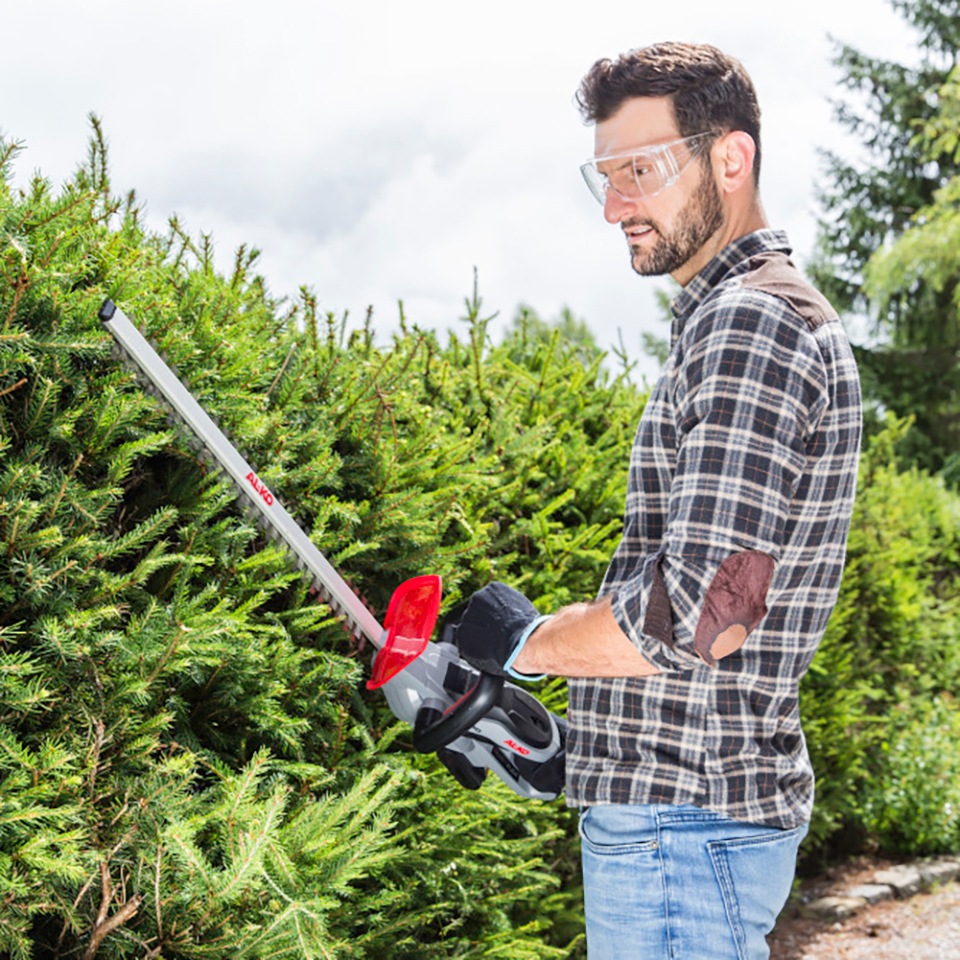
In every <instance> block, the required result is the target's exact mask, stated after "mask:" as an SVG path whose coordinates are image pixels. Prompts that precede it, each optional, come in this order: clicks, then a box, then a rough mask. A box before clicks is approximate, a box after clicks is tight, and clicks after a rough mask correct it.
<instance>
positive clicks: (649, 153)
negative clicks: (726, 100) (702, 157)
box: [580, 133, 717, 203]
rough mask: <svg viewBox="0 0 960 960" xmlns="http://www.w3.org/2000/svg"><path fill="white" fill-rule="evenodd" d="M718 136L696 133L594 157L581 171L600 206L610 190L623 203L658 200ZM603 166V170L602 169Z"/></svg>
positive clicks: (584, 164) (582, 165) (582, 166)
mask: <svg viewBox="0 0 960 960" xmlns="http://www.w3.org/2000/svg"><path fill="white" fill-rule="evenodd" d="M716 136H717V134H716V133H696V134H694V135H693V136H692V137H683V138H681V139H680V140H671V141H669V142H668V143H658V144H655V145H654V146H651V147H643V148H641V149H639V150H626V151H624V152H622V153H609V154H607V155H606V156H603V157H592V158H591V159H590V160H587V161H586V162H585V163H582V164H581V165H580V172H581V173H582V174H583V179H584V180H585V181H586V184H587V186H588V187H589V188H590V192H591V193H592V194H593V195H594V197H596V199H597V201H598V202H599V203H606V201H607V191H609V190H612V191H613V192H614V193H615V194H616V195H617V196H618V197H620V199H621V200H639V199H640V198H641V197H655V196H656V195H657V194H658V193H660V192H661V191H662V190H666V189H667V187H672V186H673V185H674V184H675V183H676V182H677V180H679V179H680V174H682V173H683V171H684V170H686V169H687V167H688V166H689V165H690V161H691V160H693V158H694V157H695V156H697V155H698V154H699V153H700V152H701V151H702V150H703V148H704V147H705V146H706V145H707V143H708V142H709V140H710V139H712V138H714V137H716ZM683 148H686V149H683ZM601 165H602V166H603V167H604V168H605V169H604V170H601V169H600V167H601Z"/></svg>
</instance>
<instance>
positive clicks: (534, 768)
mask: <svg viewBox="0 0 960 960" xmlns="http://www.w3.org/2000/svg"><path fill="white" fill-rule="evenodd" d="M100 320H101V321H102V322H103V325H104V326H105V327H106V328H107V329H108V330H109V331H110V332H111V333H112V334H113V336H114V338H115V340H116V343H117V346H118V350H117V353H118V355H119V357H120V359H121V360H123V361H124V363H125V364H126V365H127V366H128V367H129V368H130V369H131V370H132V371H133V372H134V373H135V374H136V376H137V378H138V380H139V381H140V383H141V384H142V385H143V386H144V388H145V389H146V390H147V391H148V392H149V393H151V394H153V395H155V396H157V397H159V398H160V399H161V400H162V401H163V402H164V404H165V405H166V407H167V408H168V411H169V413H170V415H171V417H172V419H173V420H174V421H175V422H177V423H179V424H181V425H183V426H185V427H186V428H187V430H188V431H189V432H188V440H190V441H191V443H192V446H193V447H194V448H195V449H196V451H197V453H198V454H199V455H200V456H201V457H202V458H203V459H204V460H205V461H206V462H207V463H208V464H209V465H210V466H212V467H215V468H219V469H220V470H222V472H223V473H224V475H226V476H227V477H228V478H229V479H230V480H231V481H232V482H233V484H234V486H235V487H236V489H237V491H238V493H239V494H240V497H239V501H240V504H241V505H242V506H243V508H244V510H245V512H246V513H247V514H248V515H249V516H251V517H252V518H253V519H254V520H255V521H256V522H257V524H258V525H259V526H260V528H261V529H262V530H263V531H264V532H265V533H266V534H267V535H268V536H270V537H271V538H272V539H273V540H275V541H277V542H279V543H282V544H283V545H284V546H285V547H286V548H287V549H288V551H289V552H290V554H291V555H292V557H293V558H294V560H295V561H296V565H297V567H298V568H299V569H300V570H301V572H302V573H303V574H304V576H305V577H306V578H307V580H308V582H309V583H310V586H311V587H313V588H314V590H315V591H316V592H317V593H318V594H319V596H320V598H321V599H322V600H323V601H324V602H325V603H327V604H328V605H329V607H330V608H331V610H333V612H334V613H335V614H337V615H338V616H339V617H341V618H342V619H343V620H344V622H345V624H346V626H347V629H348V630H349V631H350V632H351V633H352V634H353V636H354V637H355V638H356V639H357V640H360V639H361V638H366V639H367V640H369V641H370V643H371V644H373V646H374V648H375V650H376V654H375V658H374V662H373V671H372V675H371V678H370V680H369V681H368V682H367V687H368V689H371V690H375V689H380V690H382V691H383V693H384V695H385V696H386V698H387V703H388V704H389V705H390V709H391V710H392V711H393V713H394V714H395V715H396V716H397V717H398V718H399V719H400V720H404V721H406V722H407V723H409V724H411V725H412V726H413V744H414V747H415V748H416V749H417V750H418V751H420V752H421V753H434V752H435V753H436V754H437V756H438V757H439V758H440V760H441V761H442V762H443V764H444V766H446V767H447V769H448V770H449V771H450V772H451V773H452V774H453V776H454V777H455V778H456V779H457V781H458V782H459V783H460V784H462V785H463V786H464V787H466V788H467V789H470V790H476V789H478V788H479V787H480V785H481V784H482V783H483V780H484V778H485V777H486V775H487V771H488V770H492V771H493V772H494V773H495V774H496V775H497V776H498V777H499V778H500V779H501V780H503V782H504V783H506V784H507V785H508V786H509V787H510V788H511V789H513V790H514V791H515V792H516V793H518V794H519V795H520V796H522V797H533V798H537V799H542V800H552V799H554V798H555V797H557V796H558V795H559V794H560V793H561V792H562V790H563V776H564V759H565V749H564V748H565V737H566V724H565V723H564V721H563V720H561V719H560V718H559V717H556V716H555V715H554V714H552V713H550V712H549V711H548V710H547V709H546V708H545V707H544V706H543V704H541V703H540V701H539V700H537V699H536V698H535V697H533V696H531V695H530V694H529V693H527V692H526V691H525V690H521V689H520V688H519V687H516V686H514V685H513V684H511V683H506V682H505V681H504V678H503V677H502V676H494V675H492V674H487V673H481V672H479V671H477V670H475V669H473V667H471V666H469V665H468V664H467V663H466V662H464V661H463V660H461V659H460V657H459V655H458V652H457V648H456V646H455V645H454V643H453V642H452V637H451V636H450V635H449V634H448V631H445V632H444V633H443V635H442V637H441V640H440V642H431V641H430V636H431V634H432V632H433V628H434V625H435V623H436V619H437V614H438V613H439V609H440V593H441V585H440V578H439V577H436V576H430V575H428V576H420V577H414V578H413V579H411V580H407V581H406V582H405V583H402V584H401V585H400V586H399V587H397V589H396V590H395V591H394V593H393V596H392V597H391V599H390V603H389V605H388V607H387V613H386V616H385V617H384V625H383V626H381V625H380V623H379V622H378V621H377V618H376V617H375V616H374V615H373V614H372V613H371V612H370V610H369V609H367V607H366V606H365V605H364V604H363V603H362V602H361V600H360V599H359V598H358V597H357V596H356V594H354V592H353V591H352V590H351V589H350V587H349V586H348V585H347V583H346V582H345V581H344V580H343V578H342V577H341V576H340V575H339V574H338V573H337V571H336V570H335V569H334V568H333V567H332V566H331V564H330V563H329V561H328V560H327V559H326V558H325V557H324V556H323V554H322V553H321V552H320V551H319V550H318V549H317V548H316V546H314V544H313V542H312V541H311V540H310V538H309V537H308V536H307V535H306V534H305V533H304V532H303V530H302V529H301V528H300V526H299V525H298V524H297V523H296V521H295V520H294V519H293V517H291V516H290V514H289V513H287V511H286V510H285V509H284V508H283V506H282V505H281V504H280V502H279V501H278V500H277V498H276V497H275V496H274V494H273V493H272V492H271V491H270V490H269V489H268V488H267V486H266V485H265V484H264V482H263V481H262V480H261V479H260V477H259V476H258V475H257V473H256V472H255V471H254V469H253V468H252V467H251V466H250V464H248V463H247V462H246V461H245V460H244V459H243V457H242V456H241V455H240V454H239V453H238V452H237V450H236V448H235V447H234V446H233V444H231V443H230V441H229V440H228V439H227V437H226V436H225V435H224V434H223V432H222V431H221V430H220V428H219V427H217V425H216V424H215V423H214V422H213V420H211V418H210V417H209V416H208V415H207V414H206V413H205V412H204V410H203V408H202V407H201V406H200V404H198V403H197V401H196V400H195V399H194V398H193V396H192V395H191V394H190V391H189V390H188V389H187V388H186V387H185V386H184V385H183V384H182V383H181V382H180V380H179V379H178V378H177V377H176V375H175V374H174V373H173V371H172V370H171V369H170V368H169V367H168V366H167V365H166V364H165V363H164V361H163V360H162V359H161V358H160V356H159V355H158V354H157V352H156V350H154V349H153V347H152V346H151V345H150V344H149V343H148V342H147V340H146V339H145V338H144V337H143V336H142V335H141V334H140V332H139V331H138V330H137V329H136V327H135V326H134V325H133V324H132V323H131V322H130V321H129V320H128V319H127V318H126V317H125V316H124V315H123V313H122V311H120V310H119V309H118V308H117V307H116V305H115V304H114V303H113V302H112V301H111V300H106V301H104V303H103V306H102V307H101V308H100ZM449 629H450V628H448V630H449Z"/></svg>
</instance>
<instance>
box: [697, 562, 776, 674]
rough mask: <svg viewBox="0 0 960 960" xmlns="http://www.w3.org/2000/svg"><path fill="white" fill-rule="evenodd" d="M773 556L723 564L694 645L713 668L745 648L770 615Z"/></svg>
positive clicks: (702, 615) (708, 597)
mask: <svg viewBox="0 0 960 960" xmlns="http://www.w3.org/2000/svg"><path fill="white" fill-rule="evenodd" d="M774 566H775V564H774V560H773V557H771V556H770V555H769V554H766V553H759V552H757V551H755V550H747V551H745V552H743V553H734V554H732V555H731V556H729V557H727V559H726V560H724V561H723V563H721V564H720V569H719V570H717V572H716V575H715V576H714V578H713V581H712V582H711V584H710V587H709V588H708V589H707V594H706V596H705V597H704V598H703V610H702V611H701V613H700V620H699V621H698V623H697V631H696V633H695V634H694V638H693V645H694V647H695V648H696V651H697V653H698V654H699V655H700V656H701V657H702V658H703V660H704V661H705V662H706V663H707V664H709V665H710V666H711V667H713V666H716V663H717V660H719V659H720V658H721V657H726V656H728V655H729V654H731V653H733V652H734V651H736V650H739V649H740V647H742V646H743V644H744V641H745V640H746V639H747V637H748V636H749V635H750V634H751V633H752V631H753V630H754V628H755V627H756V626H757V624H758V623H759V622H760V621H761V620H762V619H763V618H764V616H765V615H766V613H767V591H768V590H769V589H770V581H771V580H772V579H773V570H774Z"/></svg>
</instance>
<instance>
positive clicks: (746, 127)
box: [577, 43, 760, 183]
mask: <svg viewBox="0 0 960 960" xmlns="http://www.w3.org/2000/svg"><path fill="white" fill-rule="evenodd" d="M632 97H669V98H670V101H671V103H672V104H673V112H674V115H675V116H676V120H677V129H678V130H679V131H680V136H681V137H690V136H693V135H694V134H695V133H706V132H708V131H711V130H717V131H720V132H722V133H729V132H730V131H731V130H743V131H744V132H746V133H749V134H750V136H751V137H753V142H754V143H755V144H756V145H757V154H756V157H755V159H754V162H753V177H754V182H755V183H756V182H758V180H759V176H760V105H759V104H758V103H757V93H756V90H754V87H753V81H752V80H751V79H750V77H749V75H748V74H747V71H746V70H744V68H743V64H741V63H740V61H739V60H737V59H735V58H734V57H730V56H727V54H725V53H723V52H721V51H720V50H718V49H717V48H716V47H712V46H709V45H708V44H697V43H655V44H653V45H652V46H649V47H643V48H641V49H639V50H631V51H629V52H628V53H624V54H622V55H621V56H619V57H617V59H616V60H609V59H603V60H598V61H597V62H596V63H595V64H594V65H593V66H592V67H591V68H590V70H589V72H588V73H587V75H586V76H585V77H584V78H583V80H582V81H581V83H580V89H579V90H578V91H577V105H578V106H579V107H580V112H581V114H582V115H583V118H584V120H585V121H586V122H587V123H603V121H604V120H609V119H610V117H612V116H613V115H614V114H615V113H616V112H617V111H618V110H619V109H620V107H622V106H623V104H624V103H625V102H626V101H627V100H629V99H631V98H632Z"/></svg>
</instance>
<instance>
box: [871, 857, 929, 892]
mask: <svg viewBox="0 0 960 960" xmlns="http://www.w3.org/2000/svg"><path fill="white" fill-rule="evenodd" d="M873 882H874V883H878V884H886V885H887V886H889V887H893V889H894V892H895V893H896V895H897V896H898V897H901V898H904V897H912V896H914V894H917V893H919V892H920V891H921V890H922V889H923V878H922V877H921V876H920V871H919V870H918V869H917V868H916V867H911V866H906V865H905V866H902V867H890V868H889V869H888V870H878V871H877V872H876V873H875V874H874V875H873Z"/></svg>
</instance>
